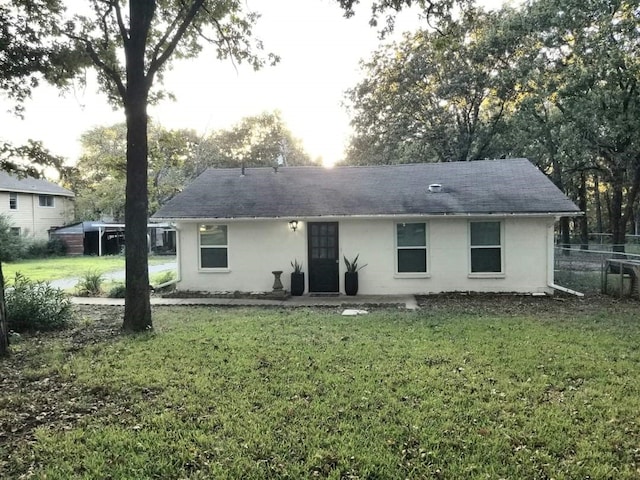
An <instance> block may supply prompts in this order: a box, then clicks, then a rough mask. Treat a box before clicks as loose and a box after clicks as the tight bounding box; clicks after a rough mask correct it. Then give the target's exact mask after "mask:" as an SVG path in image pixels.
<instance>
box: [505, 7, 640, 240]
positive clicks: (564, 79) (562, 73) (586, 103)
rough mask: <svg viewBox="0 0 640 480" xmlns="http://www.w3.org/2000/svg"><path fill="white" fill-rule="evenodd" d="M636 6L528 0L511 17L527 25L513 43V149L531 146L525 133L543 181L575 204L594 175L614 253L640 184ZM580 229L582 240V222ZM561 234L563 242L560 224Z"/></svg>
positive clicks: (583, 205)
mask: <svg viewBox="0 0 640 480" xmlns="http://www.w3.org/2000/svg"><path fill="white" fill-rule="evenodd" d="M639 8H640V2H638V1H637V0H636V1H629V0H616V1H613V2H611V1H608V0H597V1H594V2H589V3H584V2H580V1H577V0H563V1H556V0H553V1H551V0H537V1H536V2H532V3H530V4H528V5H527V6H526V8H524V9H523V10H522V11H521V12H519V13H518V14H517V16H519V24H520V25H524V26H526V28H525V29H524V32H523V34H522V36H521V38H520V39H519V41H518V43H519V44H520V47H519V48H521V49H523V50H526V51H528V52H530V54H529V55H528V56H527V62H526V67H527V68H526V75H523V76H522V80H521V81H522V83H523V84H525V85H526V89H525V92H524V94H523V95H522V97H521V98H520V101H519V103H518V106H517V112H516V114H515V115H514V116H513V117H512V125H511V129H512V131H513V132H514V134H515V135H513V136H514V139H515V140H516V141H515V142H513V145H514V146H515V145H520V146H522V145H527V143H529V144H531V142H526V141H523V134H526V130H527V129H528V130H529V131H530V132H529V138H531V139H538V142H539V143H540V147H541V148H540V149H539V155H538V157H537V158H538V162H539V164H540V165H541V166H543V167H544V163H545V162H547V166H546V167H547V169H548V172H549V174H550V176H551V178H552V179H553V180H554V182H555V183H556V184H557V185H558V186H559V187H560V188H562V189H563V190H564V191H565V192H566V193H568V194H570V195H571V196H572V197H573V198H575V199H576V200H577V201H578V203H579V204H580V206H581V208H582V209H586V208H587V199H586V196H587V183H588V177H589V176H591V177H593V178H596V175H597V177H598V180H597V182H598V183H599V184H604V185H606V187H607V193H608V196H609V198H610V208H609V223H610V231H611V233H612V243H613V244H614V250H620V251H622V250H624V244H625V232H626V230H627V225H628V223H629V221H630V220H631V219H632V218H633V206H634V204H635V203H636V202H637V198H638V189H639V188H640V139H639V138H638V137H637V135H636V134H635V132H636V131H638V129H640V91H638V88H637V83H638V78H640V63H639V62H638V60H637V58H638V52H639V50H640V37H639V36H638V23H639V21H640V14H639V13H638V12H639V11H640V10H639ZM532 54H535V56H533V55H532ZM523 71H524V69H523ZM525 125H528V126H529V127H528V128H527V127H525V128H523V127H524V126H525ZM534 158H536V157H534ZM580 230H581V236H582V237H583V240H585V237H586V236H587V226H586V224H585V223H584V221H582V222H580ZM563 237H564V240H563V243H568V226H567V225H565V226H563Z"/></svg>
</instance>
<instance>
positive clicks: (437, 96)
mask: <svg viewBox="0 0 640 480" xmlns="http://www.w3.org/2000/svg"><path fill="white" fill-rule="evenodd" d="M500 22H501V19H500V16H499V15H498V14H494V13H486V12H483V11H482V10H479V9H473V8H470V9H468V10H466V11H465V12H464V14H463V15H462V17H461V18H460V19H459V20H458V21H452V22H450V23H448V24H447V26H446V31H433V30H421V31H419V32H417V33H414V34H407V35H405V37H404V39H403V40H402V41H401V42H400V43H397V44H391V45H389V46H386V47H384V48H383V49H381V50H379V51H377V52H375V53H374V55H373V58H372V59H371V60H369V61H367V62H366V63H364V64H363V65H362V67H363V73H364V75H363V78H364V79H363V80H362V81H361V82H360V83H359V84H358V85H357V86H356V87H355V88H353V89H351V90H349V92H348V94H347V96H348V99H349V102H350V106H351V110H352V121H351V123H352V126H353V127H354V131H355V135H354V137H353V138H352V141H351V145H350V146H349V149H348V152H347V163H350V164H367V163H374V164H388V163H410V162H432V161H439V162H449V161H466V160H475V159H481V158H486V157H490V156H493V155H495V154H496V153H497V152H496V151H495V149H494V144H493V142H492V140H493V138H494V136H495V135H496V134H497V133H498V132H499V131H500V129H501V127H502V123H503V120H504V117H505V115H506V112H507V110H508V107H509V104H510V103H512V102H513V100H514V98H515V97H516V94H517V88H516V87H517V83H516V82H515V81H514V80H513V79H512V78H511V77H509V76H505V75H498V72H499V71H500V69H501V68H505V67H508V65H509V64H510V62H511V58H510V57H511V56H512V54H513V52H512V49H511V40H512V39H511V37H510V35H508V34H504V32H501V31H500V30H499V28H497V26H498V25H499V24H500ZM500 33H502V35H499V34H500Z"/></svg>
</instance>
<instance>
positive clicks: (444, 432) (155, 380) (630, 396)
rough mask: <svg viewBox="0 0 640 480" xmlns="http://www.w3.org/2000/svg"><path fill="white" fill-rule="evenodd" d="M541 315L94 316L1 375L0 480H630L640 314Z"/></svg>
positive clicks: (22, 349)
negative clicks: (125, 319) (130, 327)
mask: <svg viewBox="0 0 640 480" xmlns="http://www.w3.org/2000/svg"><path fill="white" fill-rule="evenodd" d="M537 302H538V300H535V301H532V306H528V307H526V308H522V307H520V306H518V305H516V304H515V302H514V305H513V306H512V305H511V304H508V303H507V304H503V305H502V306H501V307H500V308H499V309H491V308H485V307H477V308H476V307H473V308H472V307H470V306H468V305H466V304H465V302H464V301H461V302H455V304H453V305H449V304H447V303H446V302H445V303H443V304H434V305H433V306H431V307H429V308H423V309H422V310H420V311H417V312H403V311H402V312H401V311H391V310H389V311H386V310H385V311H376V312H372V313H371V314H369V315H366V316H360V317H342V316H340V315H339V314H337V313H336V312H334V311H330V310H326V311H319V310H310V309H296V310H275V309H272V310H269V309H242V310H240V309H218V310H215V309H211V308H184V307H183V308H173V309H172V308H158V309H156V310H155V312H154V325H155V332H154V333H150V334H145V335H142V336H138V337H122V336H120V335H118V333H117V326H118V324H119V323H118V322H119V317H120V315H121V314H122V311H121V310H116V311H115V313H110V312H114V311H113V310H106V309H105V310H102V311H101V312H102V313H100V315H99V317H100V320H99V321H98V322H94V321H93V320H91V319H89V318H88V317H87V318H84V319H83V320H81V321H80V323H79V325H78V326H77V328H76V329H75V330H73V331H68V332H63V333H61V334H58V335H53V336H51V337H46V336H38V337H35V338H34V337H24V338H23V339H22V340H21V341H20V342H19V343H18V344H16V345H14V346H13V349H14V352H15V353H14V355H13V356H12V357H10V358H9V359H7V360H4V361H0V378H5V380H4V383H0V385H3V387H2V388H1V389H0V478H18V477H20V476H21V475H25V477H30V478H31V477H33V478H47V479H70V478H86V479H93V478H114V479H121V478H122V479H124V478H127V479H134V478H135V479H145V478H163V479H165V478H176V479H177V478H191V479H204V478H216V479H238V478H243V479H265V478H292V479H298V478H310V477H319V478H331V479H404V478H410V479H416V478H446V479H468V478H482V479H484V478H489V479H548V478H554V479H577V478H591V479H603V478H616V479H632V478H639V476H640V423H639V422H640V416H639V412H640V349H639V348H638V345H639V344H640V323H639V322H638V304H637V302H635V303H632V302H627V303H619V304H618V303H616V302H615V301H611V303H610V304H609V305H608V306H607V307H597V306H596V307H589V308H585V307H581V306H580V305H581V304H579V303H577V301H575V302H576V303H575V304H574V303H571V302H574V301H571V302H569V303H568V304H565V303H563V302H560V301H558V300H550V299H540V300H539V302H541V303H540V308H538V307H536V305H537ZM553 302H555V303H553ZM85 315H86V314H85ZM3 432H4V433H3Z"/></svg>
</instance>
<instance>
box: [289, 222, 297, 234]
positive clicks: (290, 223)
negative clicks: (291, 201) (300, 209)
mask: <svg viewBox="0 0 640 480" xmlns="http://www.w3.org/2000/svg"><path fill="white" fill-rule="evenodd" d="M289 228H290V229H291V231H292V232H295V231H296V230H297V229H298V220H291V221H290V222H289Z"/></svg>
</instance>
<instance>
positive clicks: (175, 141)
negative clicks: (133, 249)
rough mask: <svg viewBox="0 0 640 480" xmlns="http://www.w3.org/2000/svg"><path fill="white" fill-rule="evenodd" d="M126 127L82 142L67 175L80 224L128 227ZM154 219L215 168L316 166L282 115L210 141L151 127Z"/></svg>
mask: <svg viewBox="0 0 640 480" xmlns="http://www.w3.org/2000/svg"><path fill="white" fill-rule="evenodd" d="M126 133H127V131H126V125H125V124H124V123H119V124H116V125H110V126H99V127H95V128H93V129H91V130H89V131H87V132H85V133H84V134H83V135H82V137H81V144H82V152H81V156H80V158H79V160H78V162H77V163H76V165H75V166H74V167H71V168H66V169H64V171H63V174H64V180H65V186H67V187H68V188H69V189H71V190H72V191H74V192H75V193H76V218H77V219H78V220H96V219H100V218H103V217H105V216H106V217H112V218H113V219H114V220H116V221H123V219H124V209H125V181H126V148H127V141H126ZM148 143H149V162H148V189H149V214H150V215H152V214H153V213H154V212H155V211H156V210H157V209H158V208H159V207H160V206H161V205H162V204H163V203H165V202H167V201H168V200H169V199H171V198H172V197H173V196H174V195H175V194H176V193H178V192H180V191H181V190H182V189H183V188H184V187H185V185H187V184H188V183H189V182H191V181H192V180H193V179H194V178H195V177H197V176H198V175H200V173H202V172H203V171H204V170H205V169H207V168H209V167H216V168H238V171H240V168H241V167H242V166H244V167H264V166H274V165H277V164H278V163H280V164H282V165H312V164H314V161H313V160H312V159H311V157H310V156H309V155H308V154H307V153H306V152H305V151H304V148H303V147H302V144H301V142H300V140H298V139H297V138H295V137H294V136H293V134H292V133H291V131H290V130H289V129H288V128H287V126H286V125H285V124H284V122H283V120H282V118H281V116H280V113H279V112H265V113H262V114H260V115H256V116H251V117H246V118H244V119H242V120H241V121H240V122H238V124H236V125H234V126H233V127H231V128H230V129H222V130H217V131H215V132H213V133H212V134H210V135H200V134H198V133H196V132H195V131H194V130H188V129H178V130H169V129H166V128H164V127H162V126H161V125H159V124H156V123H151V124H150V126H149V134H148Z"/></svg>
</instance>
